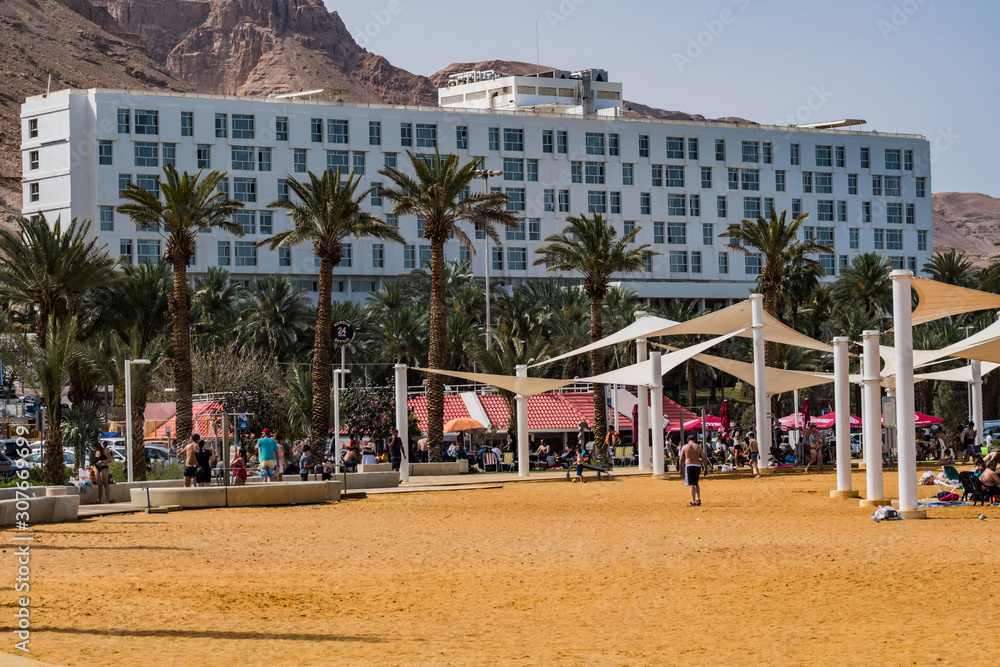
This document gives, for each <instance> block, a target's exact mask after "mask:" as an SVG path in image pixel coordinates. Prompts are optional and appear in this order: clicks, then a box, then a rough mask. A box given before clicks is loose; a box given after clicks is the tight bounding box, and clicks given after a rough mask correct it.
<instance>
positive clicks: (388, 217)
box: [385, 213, 399, 229]
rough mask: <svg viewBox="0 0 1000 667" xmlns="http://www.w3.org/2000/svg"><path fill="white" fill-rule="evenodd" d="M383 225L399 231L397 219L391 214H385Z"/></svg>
mask: <svg viewBox="0 0 1000 667" xmlns="http://www.w3.org/2000/svg"><path fill="white" fill-rule="evenodd" d="M385 224H387V225H389V226H390V227H395V228H396V229H399V218H397V217H396V216H394V215H393V214H392V213H386V214H385Z"/></svg>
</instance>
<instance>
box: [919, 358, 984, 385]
mask: <svg viewBox="0 0 1000 667" xmlns="http://www.w3.org/2000/svg"><path fill="white" fill-rule="evenodd" d="M997 368H1000V363H994V362H990V361H986V362H983V364H982V365H981V366H980V377H986V374H987V373H992V372H993V371H995V370H996V369H997ZM913 379H914V380H916V381H918V382H919V381H920V380H937V381H939V382H972V367H971V366H960V367H959V368H952V369H951V370H947V371H936V372H934V373H920V374H919V375H915V376H913Z"/></svg>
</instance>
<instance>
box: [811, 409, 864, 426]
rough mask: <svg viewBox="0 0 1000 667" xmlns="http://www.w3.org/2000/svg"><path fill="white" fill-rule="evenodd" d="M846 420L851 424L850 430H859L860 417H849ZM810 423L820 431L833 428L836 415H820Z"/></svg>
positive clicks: (834, 413)
mask: <svg viewBox="0 0 1000 667" xmlns="http://www.w3.org/2000/svg"><path fill="white" fill-rule="evenodd" d="M848 419H849V421H850V423H851V428H861V417H855V416H854V415H850V416H849V417H848ZM812 423H813V424H815V425H816V427H817V428H821V429H827V428H833V427H834V426H836V424H837V413H836V412H827V413H826V414H825V415H820V416H818V417H816V418H815V419H813V420H812Z"/></svg>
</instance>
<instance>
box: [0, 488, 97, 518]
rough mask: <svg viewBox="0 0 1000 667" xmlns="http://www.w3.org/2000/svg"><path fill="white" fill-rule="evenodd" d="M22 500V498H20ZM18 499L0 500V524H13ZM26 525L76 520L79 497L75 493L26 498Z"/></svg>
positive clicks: (78, 509)
mask: <svg viewBox="0 0 1000 667" xmlns="http://www.w3.org/2000/svg"><path fill="white" fill-rule="evenodd" d="M22 500H23V499H22ZM18 502H21V501H19V500H16V499H13V500H0V526H13V525H14V524H15V523H16V521H17V513H18V512H19V511H22V510H18V509H17V503H18ZM27 502H28V510H27V511H28V525H29V526H30V525H32V524H36V523H53V522H57V521H76V520H77V518H78V514H79V511H80V497H79V496H77V495H76V494H70V495H62V496H35V497H33V498H28V499H27Z"/></svg>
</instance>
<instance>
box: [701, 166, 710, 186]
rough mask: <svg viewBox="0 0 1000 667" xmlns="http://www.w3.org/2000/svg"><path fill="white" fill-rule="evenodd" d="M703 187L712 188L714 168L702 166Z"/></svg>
mask: <svg viewBox="0 0 1000 667" xmlns="http://www.w3.org/2000/svg"><path fill="white" fill-rule="evenodd" d="M701 187H702V188H703V189H705V190H711V189H712V168H711V167H702V168H701Z"/></svg>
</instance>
